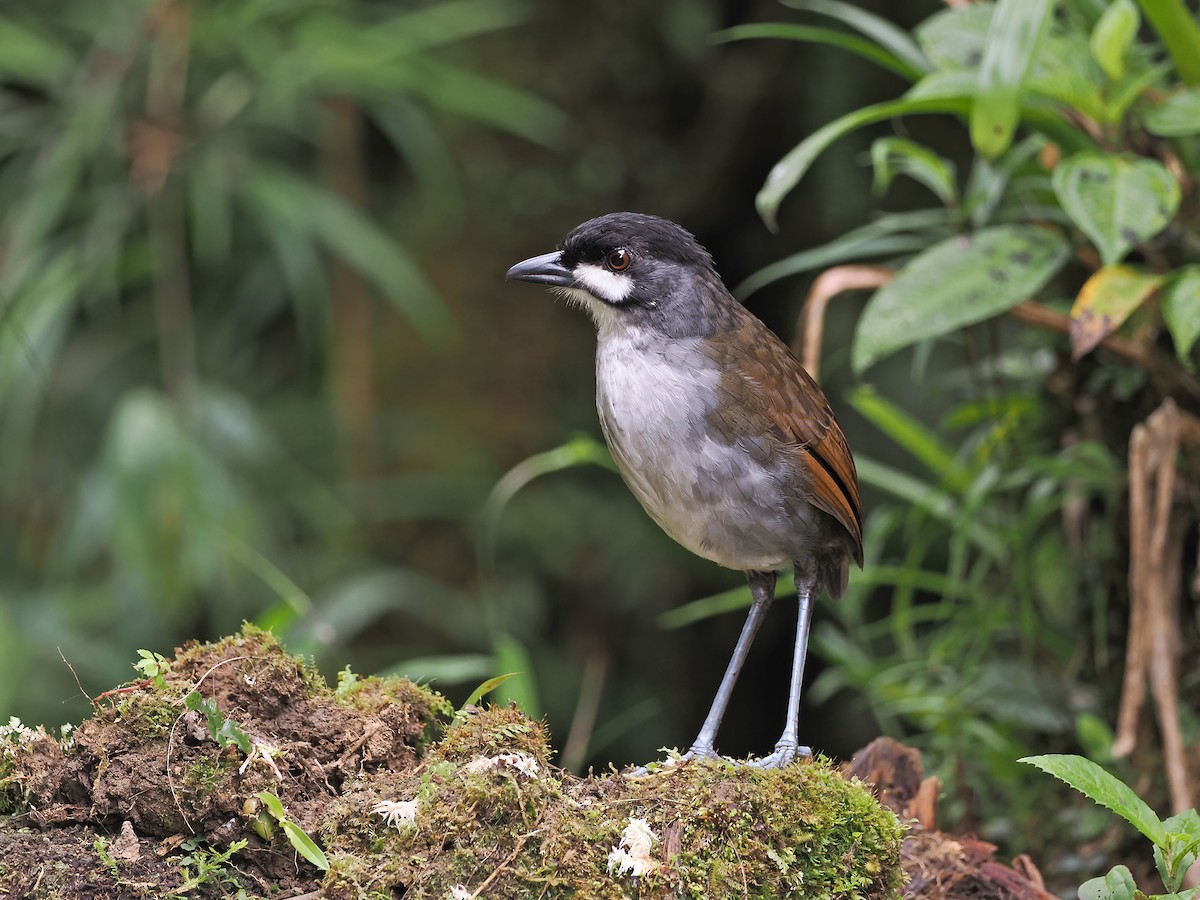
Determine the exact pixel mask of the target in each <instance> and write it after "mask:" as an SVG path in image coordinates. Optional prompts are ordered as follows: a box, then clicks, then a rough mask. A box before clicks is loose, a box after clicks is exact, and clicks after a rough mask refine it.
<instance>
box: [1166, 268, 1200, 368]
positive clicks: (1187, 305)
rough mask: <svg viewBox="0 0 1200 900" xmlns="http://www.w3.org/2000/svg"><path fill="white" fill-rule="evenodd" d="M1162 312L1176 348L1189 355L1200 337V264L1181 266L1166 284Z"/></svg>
mask: <svg viewBox="0 0 1200 900" xmlns="http://www.w3.org/2000/svg"><path fill="white" fill-rule="evenodd" d="M1162 313H1163V319H1165V320H1166V323H1167V328H1168V330H1170V332H1171V339H1172V340H1173V341H1174V342H1175V352H1176V353H1177V354H1178V355H1179V358H1180V359H1181V360H1183V359H1186V358H1187V356H1188V354H1189V353H1191V352H1192V347H1193V346H1195V344H1196V339H1197V338H1200V266H1187V267H1185V268H1183V269H1180V270H1179V271H1178V272H1175V273H1174V274H1173V275H1172V276H1171V277H1170V279H1169V280H1168V281H1167V283H1166V284H1165V285H1163V292H1162Z"/></svg>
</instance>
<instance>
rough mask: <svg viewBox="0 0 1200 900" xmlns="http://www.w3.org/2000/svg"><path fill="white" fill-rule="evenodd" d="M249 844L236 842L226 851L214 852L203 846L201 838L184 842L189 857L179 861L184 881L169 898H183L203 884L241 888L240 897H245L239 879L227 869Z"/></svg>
mask: <svg viewBox="0 0 1200 900" xmlns="http://www.w3.org/2000/svg"><path fill="white" fill-rule="evenodd" d="M248 843H249V841H244V840H243V841H234V842H233V843H232V844H230V845H229V846H228V847H226V848H225V849H224V850H213V849H210V848H207V847H205V846H203V844H202V842H201V841H200V839H199V838H189V839H188V840H186V841H184V843H183V849H184V850H186V851H187V856H185V857H183V859H181V860H180V861H179V866H180V869H181V870H182V872H183V878H184V881H183V884H181V885H180V886H179V887H177V888H176V889H175V890H174V891H173V892H172V893H171V894H170V895H169V896H171V897H179V896H183V895H185V894H188V893H190V892H191V891H194V890H195V889H196V888H198V887H200V885H202V884H224V885H227V886H229V887H236V888H239V892H238V895H239V896H245V893H244V892H243V891H242V890H241V885H240V884H239V883H238V880H237V877H236V876H234V875H232V874H231V873H230V872H229V870H228V869H226V868H225V867H226V866H227V865H228V864H229V860H230V859H231V858H232V857H233V855H234V854H235V853H237V852H238V851H240V850H242V849H244V848H245V847H246V845H247V844H248Z"/></svg>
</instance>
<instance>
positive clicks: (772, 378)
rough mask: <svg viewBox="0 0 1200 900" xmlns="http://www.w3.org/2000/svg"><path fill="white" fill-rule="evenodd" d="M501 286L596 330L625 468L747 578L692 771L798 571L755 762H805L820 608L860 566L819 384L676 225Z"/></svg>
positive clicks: (604, 396)
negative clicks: (560, 305) (773, 728)
mask: <svg viewBox="0 0 1200 900" xmlns="http://www.w3.org/2000/svg"><path fill="white" fill-rule="evenodd" d="M505 278H506V280H517V281H525V282H531V283H533V284H539V285H546V286H548V287H549V288H550V289H551V290H552V291H553V292H554V293H555V294H558V295H560V296H561V297H563V298H565V299H566V300H567V301H569V302H570V303H571V304H573V305H577V306H580V307H582V308H583V309H585V310H586V311H587V312H588V313H590V315H591V317H592V319H593V321H594V323H595V326H596V334H597V341H596V410H597V413H598V415H599V418H600V426H601V429H602V431H603V433H604V438H605V441H606V443H607V444H608V447H609V450H610V451H611V453H612V457H613V460H614V462H615V463H616V466H617V470H618V471H619V472H620V474H621V476H622V477H623V479H624V481H625V483H626V484H627V485H628V487H629V489H630V490H631V492H632V493H633V495H634V496H635V497H636V498H637V500H638V501H639V502H640V503H641V505H642V507H643V508H644V509H645V511H646V512H647V513H648V514H649V516H650V518H652V519H653V520H654V521H655V522H656V523H657V524H658V525H659V526H660V527H661V528H662V530H663V531H665V532H666V533H667V534H668V535H669V536H670V537H671V538H673V539H674V540H675V541H676V542H677V543H679V544H681V545H682V546H683V547H685V548H687V549H688V550H690V551H691V552H692V553H694V554H696V555H698V556H701V557H704V558H705V559H709V560H711V561H713V562H715V563H717V564H718V565H721V566H725V567H727V568H730V569H736V570H739V571H741V572H743V573H745V577H746V582H747V584H748V585H749V588H750V593H751V604H750V609H749V612H748V614H747V616H746V621H745V624H744V625H743V626H742V630H741V633H740V635H739V637H738V640H737V643H736V645H735V647H734V650H733V654H732V656H731V658H730V660H729V664H728V666H727V667H726V669H725V673H724V675H723V676H722V679H721V682H720V685H719V687H718V688H717V692H716V695H715V696H714V698H713V701H712V704H711V706H710V709H709V712H708V715H707V716H706V717H705V719H704V722H703V724H702V725H701V728H700V731H699V733H698V735H697V736H696V740H695V741H693V742H692V744H691V746H690V748H689V749H688V750H687V751H686V752H685V753H684V754H682V756H681V758H682V759H684V760H687V759H693V758H718V756H719V754H718V753H717V751H716V737H717V731H718V729H719V728H720V725H721V720H722V718H723V717H724V715H725V712H726V710H727V708H728V706H729V702H730V699H731V697H732V694H733V690H734V685H735V684H736V682H737V678H738V675H739V673H740V672H741V669H742V665H743V663H744V662H745V660H746V657H747V654H748V653H749V650H750V645H751V643H752V642H753V640H754V636H755V634H756V633H757V632H758V630H759V628H760V626H761V625H762V624H763V620H764V618H765V615H766V612H767V609H768V607H769V606H770V604H771V602H772V601H773V599H774V596H775V583H776V579H777V577H778V573H779V572H780V571H783V570H786V569H787V567H788V566H791V567H792V568H793V570H794V572H795V581H796V593H797V603H798V607H799V610H798V621H797V626H796V640H795V646H794V650H793V656H792V666H791V676H790V682H789V686H788V705H787V710H786V714H785V718H784V729H783V733H782V735H781V736H780V738H779V741H778V742H777V743H776V744H775V748H774V750H773V751H772V752H770V753H769V754H767V755H766V756H762V757H758V758H752V759H751V760H749V764H751V765H755V766H759V767H762V768H782V767H784V766H787V765H789V764H790V763H792V762H793V761H795V760H796V759H798V758H801V757H806V756H811V753H812V751H811V749H810V748H809V747H807V746H802V745H801V744H800V738H799V715H800V699H801V690H802V682H803V677H804V665H805V656H806V654H807V648H808V636H809V629H810V625H811V620H812V605H813V602H814V599H815V597H816V596H817V595H818V593H819V591H820V590H821V589H822V588H823V589H825V590H826V591H828V592H829V594H830V595H831V596H832V597H833V598H835V599H836V598H839V597H841V595H842V594H843V593H844V591H845V589H846V584H847V578H848V575H849V563H850V560H853V561H854V562H855V563H856V564H857V565H858V566H859V568H861V567H862V564H863V548H862V511H861V506H860V502H859V490H858V475H857V471H856V469H855V466H854V458H853V456H852V455H851V452H850V448H849V446H848V445H847V443H846V438H845V436H844V435H843V433H842V429H841V428H840V427H839V425H838V423H837V420H836V419H835V418H834V414H833V410H832V408H831V407H830V404H829V401H828V400H827V399H826V397H825V394H824V393H823V392H822V390H821V388H820V387H819V386H818V385H817V383H816V382H815V381H814V380H813V379H812V377H811V376H810V375H809V374H808V372H807V371H806V370H805V369H804V367H803V366H802V365H801V364H800V363H799V361H798V360H797V359H796V357H795V356H794V355H793V354H792V352H791V351H790V349H789V348H788V347H787V345H786V344H784V343H783V341H781V340H780V339H779V338H778V337H777V336H776V335H775V334H774V333H773V332H772V331H771V330H770V329H769V328H767V326H766V325H764V324H763V323H762V322H761V321H760V320H759V319H758V318H756V317H755V316H754V315H753V314H752V313H751V312H750V311H749V310H747V309H746V307H745V306H743V305H742V304H741V303H740V302H738V301H737V300H736V299H735V298H734V296H733V295H732V294H731V293H730V292H729V290H728V289H727V288H726V287H725V284H724V282H722V280H721V277H720V275H719V274H718V273H717V270H716V267H715V264H714V262H713V258H712V256H711V255H710V254H709V253H708V251H707V250H705V249H704V247H703V246H701V244H700V243H699V241H698V240H697V239H696V238H695V236H694V235H692V234H691V233H690V232H689V231H687V230H686V229H684V228H683V227H682V226H680V225H677V224H675V223H674V222H671V221H669V220H667V219H663V218H660V217H658V216H653V215H648V214H644V213H634V212H615V213H609V214H607V215H602V216H600V217H598V218H594V219H590V220H588V221H586V222H584V223H583V224H581V225H579V226H577V227H576V228H574V229H573V230H572V231H571V232H570V233H569V234H568V235H567V236H566V238H565V239H564V240H563V241H562V242H561V243H560V244H559V245H558V249H557V250H554V251H553V252H550V253H545V254H542V255H540V256H534V257H532V258H530V259H526V260H524V261H522V262H519V263H517V264H516V265H515V266H513V267H512V268H510V269H509V270H508V273H507V275H506V276H505Z"/></svg>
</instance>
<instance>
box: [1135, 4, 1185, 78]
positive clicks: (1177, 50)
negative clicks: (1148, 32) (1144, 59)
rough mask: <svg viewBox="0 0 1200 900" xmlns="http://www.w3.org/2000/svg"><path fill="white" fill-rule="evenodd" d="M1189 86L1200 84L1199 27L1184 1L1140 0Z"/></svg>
mask: <svg viewBox="0 0 1200 900" xmlns="http://www.w3.org/2000/svg"><path fill="white" fill-rule="evenodd" d="M1138 5H1139V6H1141V8H1142V12H1143V13H1144V14H1145V16H1146V18H1147V19H1149V20H1150V24H1151V25H1152V26H1153V27H1154V30H1155V31H1157V32H1158V36H1159V37H1160V38H1162V42H1163V44H1164V45H1165V46H1166V48H1167V52H1168V53H1170V54H1171V59H1173V60H1174V61H1175V65H1176V67H1178V69H1179V75H1180V77H1181V78H1182V79H1183V80H1184V83H1186V84H1200V25H1197V24H1196V19H1195V16H1194V15H1193V14H1192V11H1191V10H1190V9H1188V6H1187V4H1186V3H1184V2H1183V0H1138Z"/></svg>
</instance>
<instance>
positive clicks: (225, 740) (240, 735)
mask: <svg viewBox="0 0 1200 900" xmlns="http://www.w3.org/2000/svg"><path fill="white" fill-rule="evenodd" d="M183 705H184V706H186V707H187V708H188V709H190V710H193V711H194V712H198V713H200V715H202V716H204V720H205V722H207V723H208V733H209V734H210V735H212V739H213V740H214V741H216V742H217V746H219V747H220V748H221V749H222V750H224V749H225V748H226V747H228V746H229V745H230V744H232V745H234V746H235V747H237V748H238V749H239V750H241V751H242V752H243V753H245V754H247V755H249V754H250V752H251V750H252V749H253V742H252V741H251V740H250V735H248V734H246V732H245V731H243V730H242V727H241V726H240V725H238V723H237V722H235V721H233V719H227V718H225V715H224V713H222V712H221V711H220V710H219V709H217V701H216V700H213V699H211V698H209V699H205V698H204V697H203V696H201V694H200V692H199V691H192V692H191V693H190V694H188V695H187V696H186V697H184V698H183Z"/></svg>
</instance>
